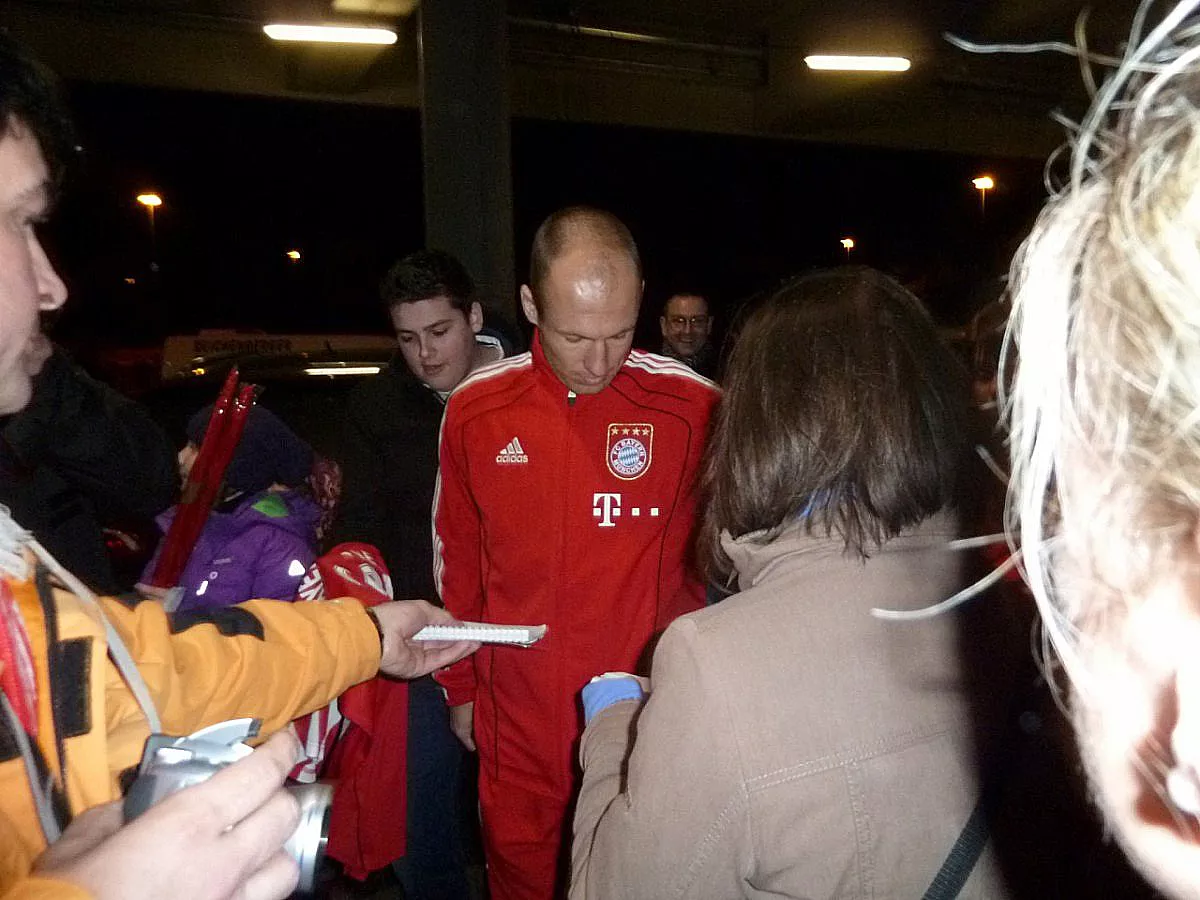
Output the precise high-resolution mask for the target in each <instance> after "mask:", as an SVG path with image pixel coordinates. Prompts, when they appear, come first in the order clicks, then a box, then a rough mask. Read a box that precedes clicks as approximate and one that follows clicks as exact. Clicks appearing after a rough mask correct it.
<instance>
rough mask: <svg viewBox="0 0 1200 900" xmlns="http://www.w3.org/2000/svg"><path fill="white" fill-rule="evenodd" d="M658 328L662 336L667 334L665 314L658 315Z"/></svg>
mask: <svg viewBox="0 0 1200 900" xmlns="http://www.w3.org/2000/svg"><path fill="white" fill-rule="evenodd" d="M658 330H659V331H661V332H662V334H663V337H666V336H667V317H666V316H659V317H658Z"/></svg>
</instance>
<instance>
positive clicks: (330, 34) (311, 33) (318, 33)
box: [263, 24, 396, 44]
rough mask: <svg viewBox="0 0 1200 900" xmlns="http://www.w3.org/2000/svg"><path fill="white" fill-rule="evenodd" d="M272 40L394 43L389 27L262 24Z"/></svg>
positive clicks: (329, 42)
mask: <svg viewBox="0 0 1200 900" xmlns="http://www.w3.org/2000/svg"><path fill="white" fill-rule="evenodd" d="M263 31H264V32H265V33H266V35H267V37H269V38H271V40H274V41H310V42H317V43H325V44H394V43H396V32H394V31H392V30H391V29H390V28H351V27H349V26H345V25H281V24H274V25H264V26H263Z"/></svg>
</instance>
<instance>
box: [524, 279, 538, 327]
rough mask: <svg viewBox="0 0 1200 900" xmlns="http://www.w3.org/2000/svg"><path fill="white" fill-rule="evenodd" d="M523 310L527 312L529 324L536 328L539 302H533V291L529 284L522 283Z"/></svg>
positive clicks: (526, 316)
mask: <svg viewBox="0 0 1200 900" xmlns="http://www.w3.org/2000/svg"><path fill="white" fill-rule="evenodd" d="M521 310H522V311H523V312H524V313H525V318H526V319H528V320H529V324H530V325H532V326H534V327H535V328H536V327H537V325H538V311H537V304H536V303H534V302H533V291H531V290H530V289H529V285H527V284H523V285H521Z"/></svg>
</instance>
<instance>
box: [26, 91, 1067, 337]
mask: <svg viewBox="0 0 1200 900" xmlns="http://www.w3.org/2000/svg"><path fill="white" fill-rule="evenodd" d="M68 88H69V94H68V96H69V101H70V103H71V106H72V109H73V110H74V113H75V117H76V121H77V125H78V129H79V137H80V143H81V145H82V146H83V154H82V158H81V160H80V164H79V165H78V166H77V167H76V170H75V172H74V175H73V177H72V179H71V180H70V182H69V183H68V186H67V189H66V191H65V192H64V196H63V199H62V202H61V206H60V209H59V211H58V214H57V215H56V217H55V221H54V224H53V226H52V227H51V229H50V234H49V240H48V244H49V246H50V249H51V252H52V254H53V255H54V256H55V258H56V261H57V262H58V264H59V266H60V269H61V270H62V272H63V274H64V276H65V277H66V279H67V282H68V285H69V287H70V289H71V293H72V301H71V303H70V304H68V305H67V307H66V309H65V311H64V312H63V313H62V314H61V317H60V321H58V322H57V323H56V324H55V329H54V330H55V335H56V337H58V339H60V340H61V341H63V342H64V343H66V344H67V345H68V346H74V347H84V346H86V347H89V348H93V349H94V348H96V347H100V346H143V347H150V346H154V345H157V344H160V343H161V341H162V339H163V337H164V336H166V335H168V334H185V333H194V332H195V331H197V330H198V329H200V328H218V327H223V328H241V329H262V330H265V331H272V332H362V331H374V332H380V331H383V330H385V327H386V321H385V319H384V318H383V316H382V315H381V313H380V311H379V309H378V306H377V301H376V295H375V286H376V284H377V282H378V280H379V277H380V275H381V274H382V273H383V272H384V270H385V269H386V268H387V266H388V265H389V264H390V263H391V262H392V261H393V260H394V259H396V258H398V257H399V256H401V255H403V254H405V253H407V252H409V251H411V250H414V249H417V248H419V247H420V246H422V238H423V213H422V196H421V157H420V153H421V145H420V118H419V114H418V113H417V112H415V111H410V110H396V109H383V108H378V107H368V106H361V107H360V106H353V105H347V104H344V103H339V104H323V103H314V102H307V101H282V100H278V99H270V100H265V99H256V98H249V97H234V96H226V95H221V94H212V93H203V94H202V93H188V92H180V91H167V90H161V89H149V88H131V87H117V86H102V85H96V84H75V85H68ZM512 144H513V152H512V156H513V196H514V198H515V201H514V209H513V217H514V235H515V245H516V248H517V273H518V278H519V279H520V278H523V276H524V273H525V271H526V267H527V263H526V259H527V255H528V247H529V242H530V240H531V237H532V234H533V231H534V229H535V228H536V227H537V224H538V222H539V221H540V220H541V219H542V218H543V217H544V216H545V215H546V214H547V213H549V212H551V211H552V210H554V209H556V208H558V207H560V206H563V205H566V204H570V203H591V204H595V205H598V206H602V207H606V208H608V209H611V210H612V211H614V212H615V213H617V215H619V216H620V217H621V218H622V219H624V220H625V221H626V223H627V224H628V225H629V226H630V228H631V229H632V230H633V233H634V236H635V237H636V238H637V240H638V242H639V245H640V247H641V250H642V255H643V259H644V263H645V268H646V282H647V285H646V297H647V300H646V304H645V308H644V310H643V322H642V328H641V332H640V334H639V339H640V343H642V344H645V345H649V346H652V347H655V346H656V344H657V340H658V338H657V321H656V319H657V313H658V308H659V305H660V304H661V302H662V300H663V299H665V297H666V296H667V295H669V294H670V293H672V292H673V291H675V290H680V289H686V290H691V291H699V292H701V293H704V294H706V295H708V296H709V297H710V301H711V302H712V304H713V306H714V311H715V312H716V313H717V315H718V325H719V326H720V325H721V324H726V323H728V321H729V319H730V318H731V317H732V316H733V314H734V311H735V309H736V307H737V305H738V304H739V302H740V301H741V300H743V299H744V298H746V297H748V296H750V295H753V294H755V293H757V292H760V291H762V290H765V289H769V288H770V287H772V286H773V285H775V284H777V283H778V282H779V281H780V280H781V279H783V278H784V277H786V276H787V275H789V274H794V273H797V272H801V271H804V270H806V269H809V268H812V267H816V266H826V265H838V264H842V263H844V262H845V261H846V256H845V254H844V252H843V251H842V248H841V246H840V245H839V239H840V238H841V237H843V236H846V235H850V236H853V237H854V239H855V240H856V241H857V243H858V246H857V247H856V249H855V250H854V252H853V254H852V257H851V261H852V262H856V263H866V264H870V265H874V266H877V267H879V268H881V269H884V270H885V271H888V272H890V273H892V274H894V275H896V276H897V277H898V278H900V279H901V280H902V281H904V282H905V283H906V284H908V285H909V286H910V287H912V288H913V289H914V290H915V291H916V292H917V293H918V294H919V295H920V296H921V297H923V299H925V300H926V302H927V303H928V304H929V306H930V308H931V310H932V311H933V312H934V314H935V316H936V317H937V318H938V319H939V320H940V321H941V322H943V323H944V324H949V325H954V324H961V323H963V322H965V321H966V320H967V319H968V318H969V317H970V315H971V313H972V312H973V310H974V309H975V308H977V307H978V306H979V305H980V304H981V303H982V302H984V300H985V299H987V298H989V297H990V296H993V295H994V293H995V287H994V286H995V284H996V278H997V277H998V276H999V275H1001V274H1002V273H1003V271H1004V270H1005V268H1006V265H1007V260H1008V259H1009V258H1010V257H1011V254H1012V251H1013V249H1014V248H1015V243H1016V242H1015V239H1016V238H1017V237H1018V236H1019V235H1020V234H1021V233H1023V232H1024V231H1026V230H1027V229H1028V226H1029V223H1030V222H1031V221H1032V217H1033V215H1034V214H1035V212H1036V210H1037V208H1038V207H1039V206H1040V204H1041V202H1042V201H1043V199H1044V196H1045V189H1044V187H1043V171H1042V169H1043V166H1042V163H1041V162H1039V161H1035V160H1023V159H1022V160H1016V159H1007V160H1006V159H994V158H992V159H981V158H975V157H964V156H956V155H950V154H936V153H920V152H911V151H894V150H875V149H863V148H850V147H838V146H829V145H820V144H812V143H805V142H797V141H786V140H777V139H756V138H745V137H727V136H715V135H707V134H698V133H686V132H676V131H657V130H651V129H644V128H632V127H617V126H600V125H583V124H565V123H553V122H546V121H532V120H516V121H514V122H513V125H512ZM984 171H986V172H988V173H989V174H992V175H993V176H994V177H995V178H996V181H997V189H996V190H995V191H993V192H990V193H989V195H988V197H987V208H986V212H983V211H981V209H980V203H979V195H978V193H977V192H976V191H975V190H974V189H973V188H972V186H971V178H972V177H974V176H975V175H978V174H980V173H981V172H984ZM144 190H155V191H157V192H159V193H160V194H161V195H162V196H163V199H164V205H163V206H161V207H159V209H158V210H157V213H156V230H157V238H156V246H155V248H154V256H155V257H156V259H157V262H158V263H159V270H158V271H157V272H154V271H151V269H150V262H151V240H150V232H149V223H148V218H147V213H146V210H145V208H144V207H142V206H140V205H139V204H138V203H137V202H136V201H135V199H134V197H135V195H136V194H137V193H139V192H141V191H144ZM292 248H296V249H299V250H300V251H301V253H302V259H301V261H300V262H299V263H293V262H291V261H289V260H288V259H287V258H286V256H285V253H286V251H287V250H288V249H292ZM127 279H132V280H133V282H134V283H132V284H130V283H128V282H127ZM493 299H494V300H495V301H496V302H497V303H507V304H508V308H509V309H510V310H512V315H513V317H514V318H516V317H517V316H516V307H515V303H514V302H513V298H493Z"/></svg>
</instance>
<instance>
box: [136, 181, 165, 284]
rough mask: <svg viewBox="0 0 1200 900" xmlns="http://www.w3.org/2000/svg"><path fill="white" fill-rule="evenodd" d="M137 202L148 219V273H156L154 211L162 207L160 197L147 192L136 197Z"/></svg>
mask: <svg viewBox="0 0 1200 900" xmlns="http://www.w3.org/2000/svg"><path fill="white" fill-rule="evenodd" d="M137 202H138V203H140V204H142V206H144V207H146V214H147V215H148V216H149V217H150V271H151V272H157V271H158V241H157V238H156V236H155V233H154V210H156V209H158V207H160V206H162V197H160V196H159V195H158V194H155V193H154V192H153V191H147V192H146V193H144V194H138V195H137Z"/></svg>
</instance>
